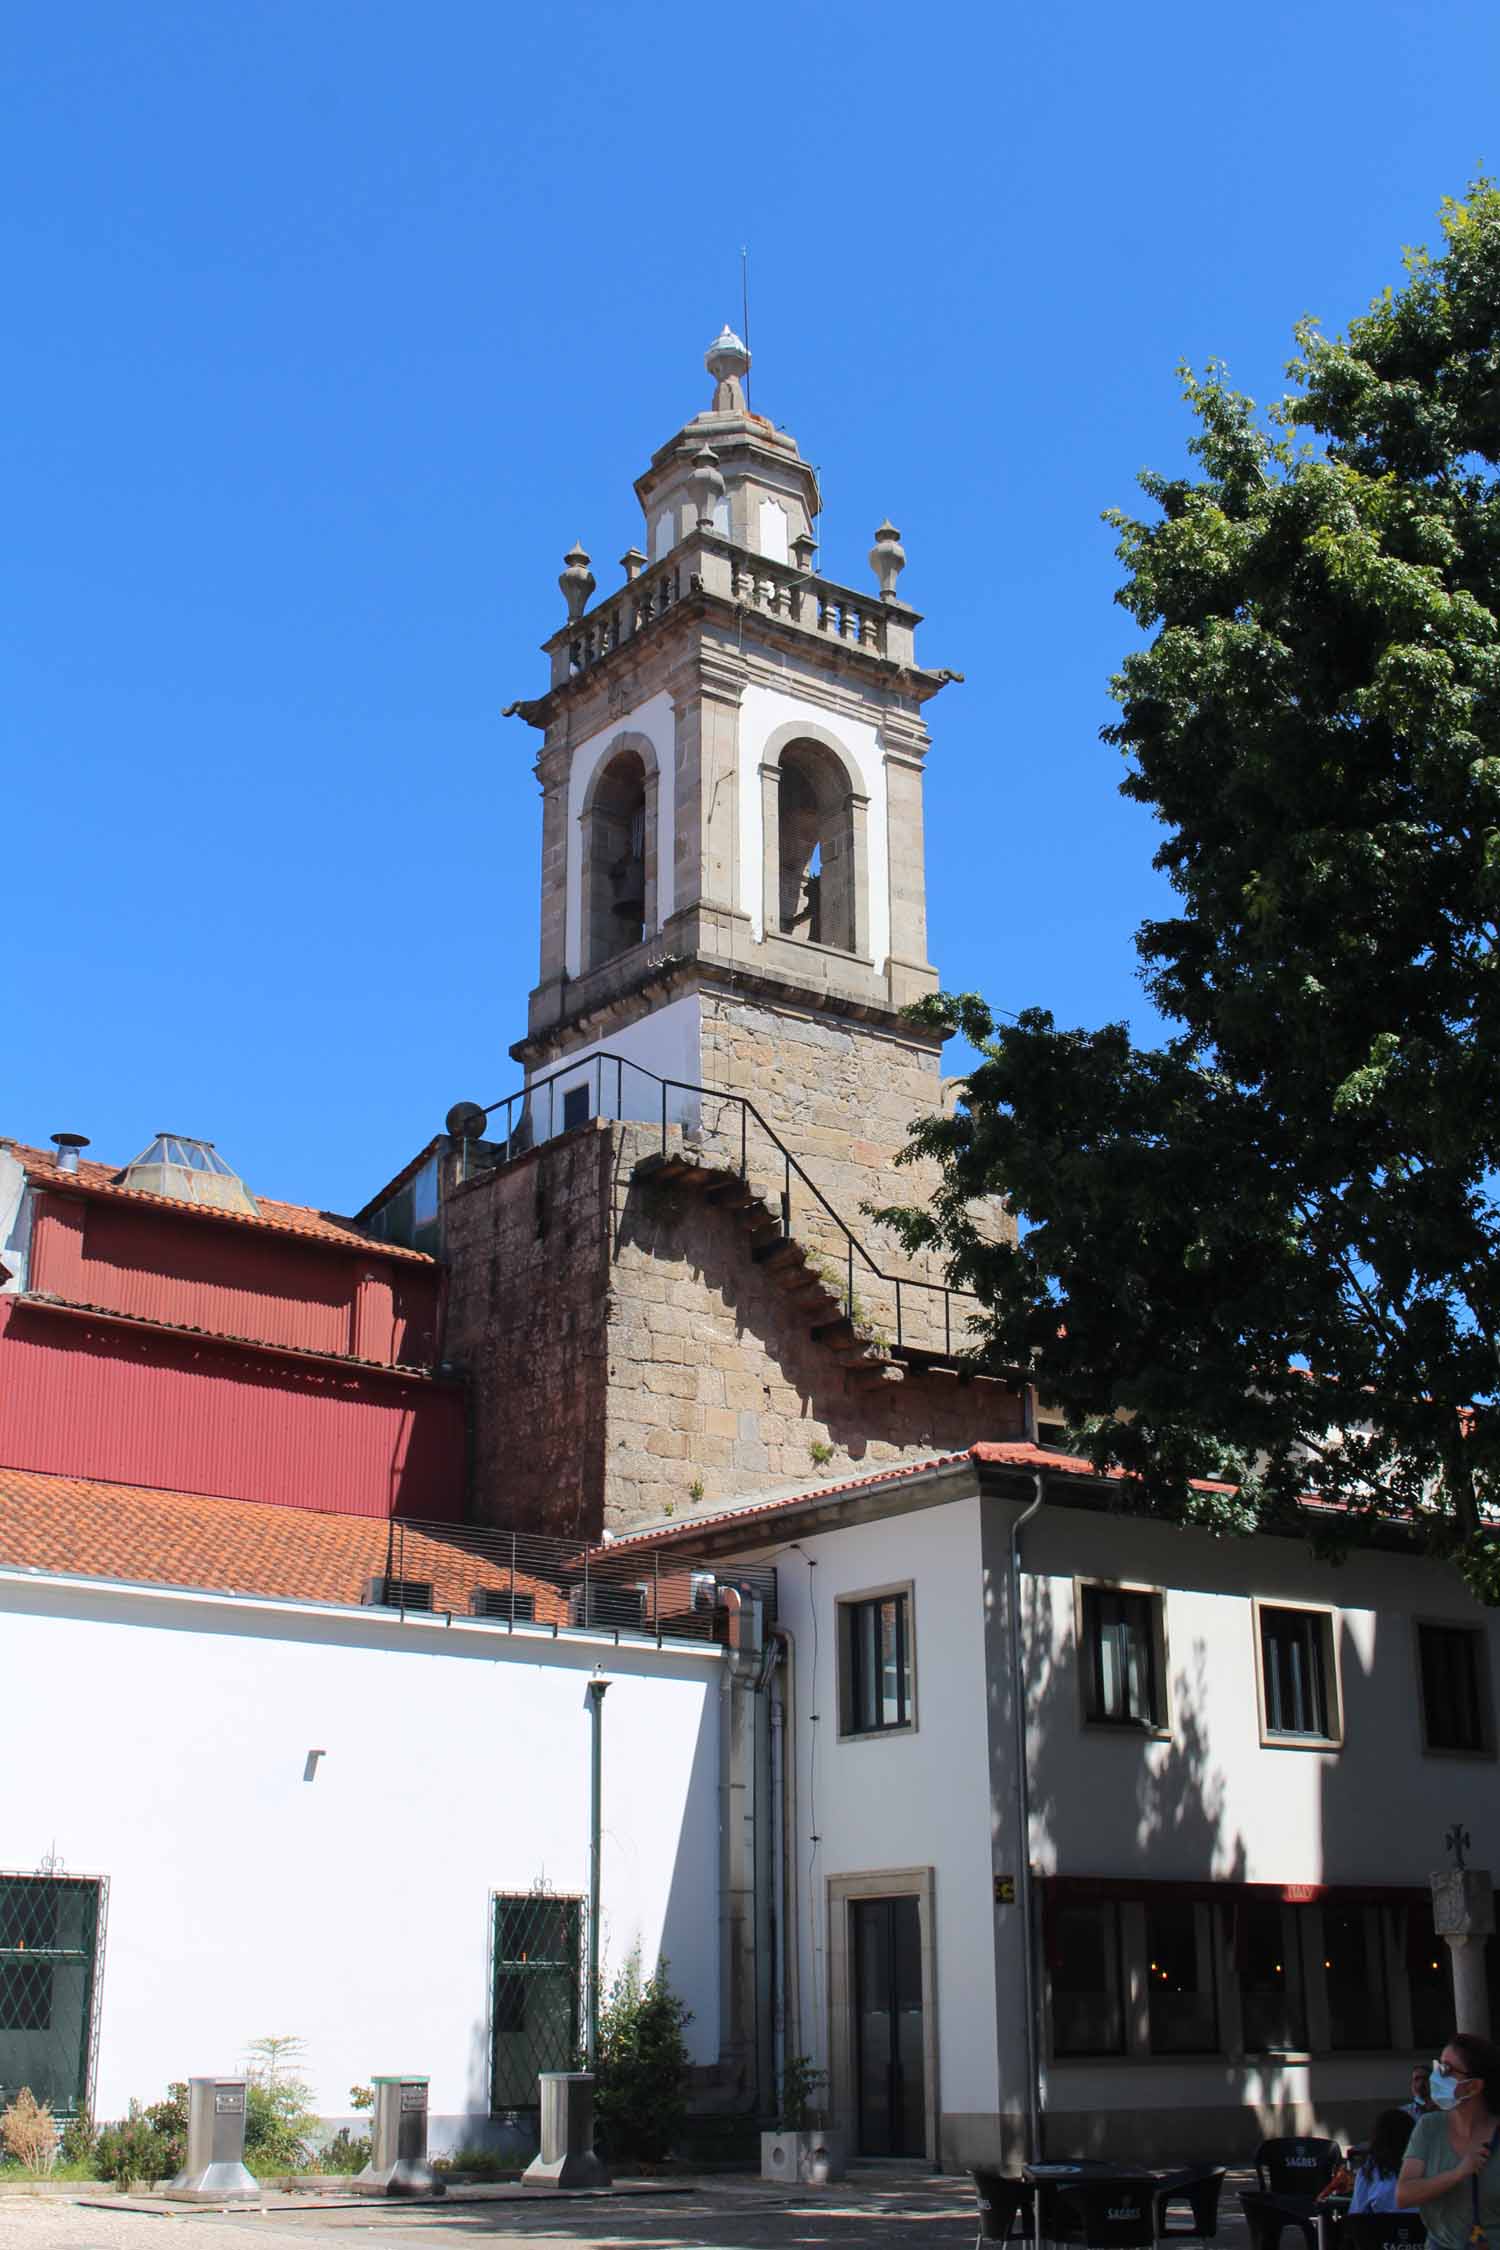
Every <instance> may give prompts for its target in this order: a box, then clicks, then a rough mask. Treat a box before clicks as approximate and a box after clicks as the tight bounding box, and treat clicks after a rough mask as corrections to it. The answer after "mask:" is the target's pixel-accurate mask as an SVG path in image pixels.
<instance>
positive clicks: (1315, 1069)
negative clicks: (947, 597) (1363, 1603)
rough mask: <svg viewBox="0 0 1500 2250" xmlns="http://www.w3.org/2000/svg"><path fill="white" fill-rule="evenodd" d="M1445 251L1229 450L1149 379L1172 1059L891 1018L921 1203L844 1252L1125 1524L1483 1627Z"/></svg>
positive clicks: (1487, 1473) (1483, 976)
mask: <svg viewBox="0 0 1500 2250" xmlns="http://www.w3.org/2000/svg"><path fill="white" fill-rule="evenodd" d="M1442 234H1443V242H1442V247H1441V249H1440V251H1439V252H1438V253H1437V254H1434V255H1429V254H1428V253H1427V252H1425V251H1416V252H1408V253H1407V256H1406V261H1405V263H1406V275H1405V280H1404V283H1403V285H1402V286H1401V287H1399V288H1395V289H1388V290H1386V291H1385V293H1384V294H1383V295H1382V296H1381V297H1379V298H1377V300H1376V301H1375V303H1374V304H1373V305H1372V306H1371V308H1370V310H1369V311H1368V313H1366V314H1365V315H1364V317H1363V318H1361V319H1357V320H1355V321H1353V322H1352V323H1351V324H1350V327H1349V331H1348V334H1347V336H1344V337H1334V338H1327V337H1325V336H1323V335H1322V334H1320V333H1319V331H1318V330H1317V328H1316V327H1315V326H1314V325H1313V324H1312V323H1311V322H1307V323H1304V324H1303V325H1302V326H1301V328H1299V330H1298V332H1297V340H1298V345H1299V357H1298V358H1297V359H1296V360H1295V361H1294V362H1293V363H1292V365H1291V367H1290V369H1289V371H1288V372H1289V375H1290V378H1291V381H1292V386H1293V387H1292V390H1291V393H1290V395H1288V396H1287V397H1286V398H1284V399H1282V400H1281V401H1279V402H1278V403H1277V404H1276V405H1275V406H1273V407H1272V408H1271V410H1270V412H1269V415H1268V416H1267V417H1265V418H1261V417H1259V416H1258V415H1257V413H1256V411H1255V409H1254V406H1253V402H1252V401H1250V400H1249V399H1246V398H1244V397H1241V396H1239V395H1237V394H1236V393H1235V392H1234V391H1232V390H1231V389H1230V388H1229V386H1228V384H1227V382H1226V380H1225V379H1224V376H1223V374H1222V371H1220V370H1218V369H1211V370H1210V371H1209V372H1208V374H1207V375H1206V376H1204V377H1203V378H1201V379H1198V378H1194V377H1192V376H1190V375H1185V383H1186V395H1187V399H1188V402H1189V404H1190V406H1191V409H1192V411H1193V414H1194V416H1195V418H1196V423H1197V429H1196V434H1195V435H1194V436H1193V437H1192V439H1191V441H1190V450H1191V453H1192V455H1193V458H1194V473H1193V474H1190V475H1185V476H1181V477H1164V476H1156V475H1147V476H1144V477H1143V478H1142V480H1141V482H1142V485H1143V487H1144V490H1145V492H1146V494H1147V496H1148V498H1149V499H1150V501H1151V502H1152V503H1153V507H1152V510H1151V512H1150V514H1149V516H1148V517H1147V518H1146V519H1144V520H1138V519H1136V518H1134V517H1131V516H1126V515H1115V516H1114V517H1113V518H1112V519H1111V520H1112V521H1113V522H1114V523H1115V525H1116V527H1117V529H1118V531H1119V534H1120V545H1119V553H1120V556H1121V559H1122V561H1123V563H1124V566H1125V571H1126V579H1125V584H1124V586H1123V588H1122V589H1121V592H1120V594H1119V596H1118V598H1119V599H1120V601H1121V602H1122V603H1123V604H1124V606H1125V608H1126V609H1128V610H1129V611H1130V613H1131V615H1132V616H1133V617H1134V618H1135V619H1136V621H1137V622H1138V624H1139V625H1140V626H1141V627H1142V628H1143V631H1144V634H1145V636H1146V639H1145V641H1144V645H1142V646H1141V647H1139V648H1138V649H1137V650H1136V651H1135V652H1134V653H1132V654H1131V655H1130V656H1128V657H1127V659H1126V660H1125V662H1124V665H1123V667H1122V669H1121V672H1120V674H1119V676H1118V678H1117V679H1116V680H1115V682H1114V683H1113V684H1114V691H1115V695H1116V698H1117V701H1118V703H1119V705H1120V717H1119V719H1118V721H1117V723H1115V724H1114V725H1112V726H1110V727H1108V728H1106V730H1105V739H1106V740H1107V741H1109V742H1112V743H1114V744H1115V745H1116V746H1117V747H1118V748H1119V749H1120V750H1121V751H1122V752H1123V753H1124V754H1125V756H1126V758H1127V761H1128V772H1127V776H1126V779H1125V781H1124V784H1123V788H1124V793H1125V794H1126V795H1127V796H1128V797H1131V798H1134V799H1135V800H1137V801H1138V802H1139V803H1141V804H1144V805H1147V806H1149V807H1150V808H1151V809H1152V810H1153V812H1154V813H1155V814H1156V816H1157V818H1158V819H1159V821H1160V822H1161V824H1162V827H1163V829H1164V831H1165V834H1164V839H1163V841H1162V843H1161V846H1160V849H1159V851H1158V853H1157V861H1156V864H1157V865H1158V867H1159V868H1161V869H1162V870H1163V871H1164V872H1165V874H1166V876H1167V877H1168V879H1169V881H1170V883H1171V885H1172V886H1173V888H1174V890H1175V891H1176V893H1177V903H1178V911H1177V912H1176V913H1175V914H1174V915H1173V916H1172V917H1170V918H1164V919H1162V920H1158V921H1151V922H1147V923H1146V924H1145V925H1144V926H1143V927H1142V929H1141V930H1140V932H1139V933H1138V937H1137V946H1138V949H1139V952H1140V955H1141V959H1142V964H1143V970H1144V974H1145V979H1146V983H1147V987H1148V989H1149V991H1150V993H1151V995H1152V997H1153V998H1154V1000H1155V1001H1156V1003H1157V1006H1158V1007H1159V1009H1160V1010H1161V1012H1162V1014H1163V1016H1164V1017H1165V1019H1166V1022H1167V1026H1168V1037H1167V1038H1166V1040H1165V1041H1164V1043H1163V1044H1162V1045H1160V1046H1158V1047H1154V1048H1141V1047H1137V1046H1135V1045H1134V1044H1133V1043H1132V1041H1131V1039H1130V1036H1129V1034H1128V1032H1127V1031H1126V1030H1125V1028H1124V1027H1123V1026H1121V1025H1119V1024H1114V1025H1109V1026H1106V1027H1105V1028H1104V1029H1102V1030H1096V1031H1086V1030H1063V1029H1059V1028H1058V1027H1057V1025H1056V1024H1055V1023H1054V1021H1053V1019H1052V1018H1051V1016H1050V1015H1048V1014H1046V1013H1044V1012H1043V1011H1041V1010H1029V1011H1027V1012H1026V1013H1025V1014H1023V1015H1022V1016H1021V1017H1020V1018H1019V1019H1018V1020H1016V1021H1014V1022H1009V1023H1001V1022H998V1021H997V1020H996V1018H995V1015H994V1013H993V1012H992V1011H991V1010H990V1009H989V1008H988V1007H986V1005H985V1004H984V1002H983V1001H982V1000H980V999H978V998H977V997H976V996H973V995H966V996H962V997H959V998H956V999H955V998H943V999H939V1000H935V1001H933V1002H930V1003H927V1004H926V1005H925V1007H923V1008H922V1009H920V1010H918V1011H917V1013H919V1014H921V1015H923V1016H925V1018H926V1020H927V1021H929V1022H931V1023H934V1024H937V1025H940V1026H942V1027H944V1028H948V1029H954V1030H960V1029H961V1030H962V1031H964V1032H965V1033H967V1035H968V1036H969V1038H970V1039H971V1040H972V1041H973V1042H974V1043H975V1045H976V1046H977V1047H978V1048H979V1050H980V1060H979V1062H978V1064H977V1066H976V1068H975V1069H974V1070H973V1072H972V1073H971V1074H970V1076H969V1079H968V1082H967V1106H966V1107H965V1108H963V1109H961V1110H960V1112H959V1114H958V1115H957V1116H956V1117H953V1118H948V1119H931V1120H928V1121H926V1122H924V1123H923V1124H922V1125H921V1126H920V1127H919V1128H918V1130H917V1132H916V1135H915V1140H914V1144H913V1147H912V1149H911V1151H910V1152H909V1153H910V1154H911V1155H912V1156H917V1155H925V1156H932V1157H936V1158H937V1159H938V1160H939V1162H940V1164H941V1167H942V1175H943V1176H942V1184H941V1188H940V1192H939V1194H938V1196H937V1198H936V1200H935V1202H934V1203H933V1205H932V1206H931V1207H930V1208H929V1209H927V1210H922V1211H911V1210H908V1211H904V1212H894V1213H884V1214H882V1216H884V1217H887V1218H889V1219H891V1220H892V1222H893V1223H894V1224H895V1226H896V1228H897V1230H898V1232H899V1233H900V1235H901V1236H902V1238H903V1240H904V1241H905V1242H906V1243H907V1244H908V1245H909V1246H911V1247H924V1248H937V1249H939V1250H942V1251H946V1252H947V1253H948V1255H949V1258H950V1259H951V1262H952V1269H953V1273H954V1277H955V1279H957V1280H959V1281H961V1282H962V1283H964V1284H966V1285H967V1286H969V1287H971V1288H973V1289H974V1290H975V1291H976V1292H977V1294H978V1296H979V1298H980V1299H981V1313H980V1316H979V1320H978V1326H977V1336H976V1342H977V1346H978V1348H979V1349H980V1350H981V1351H982V1352H983V1353H984V1354H985V1356H986V1357H988V1358H989V1359H991V1360H992V1361H993V1362H996V1363H1003V1364H1007V1365H1010V1366H1016V1365H1023V1366H1028V1367H1030V1369H1031V1370H1032V1371H1033V1373H1034V1375H1035V1378H1036V1379H1037V1381H1038V1382H1039V1384H1040V1386H1041V1389H1042V1392H1043V1395H1044V1396H1046V1397H1047V1398H1048V1399H1049V1400H1051V1401H1055V1402H1056V1403H1057V1404H1058V1405H1059V1406H1060V1407H1061V1408H1062V1409H1063V1410H1064V1411H1065V1412H1066V1413H1067V1415H1068V1416H1069V1418H1070V1420H1071V1422H1072V1423H1073V1425H1074V1426H1075V1428H1076V1429H1077V1430H1078V1432H1079V1436H1080V1442H1081V1443H1085V1444H1087V1445H1088V1447H1089V1448H1090V1450H1091V1452H1092V1455H1093V1458H1094V1460H1095V1462H1096V1463H1097V1464H1098V1465H1099V1466H1100V1467H1116V1468H1119V1469H1122V1470H1124V1471H1125V1472H1126V1476H1127V1482H1126V1485H1125V1487H1124V1488H1123V1496H1124V1497H1126V1498H1127V1499H1128V1500H1130V1501H1131V1502H1133V1503H1134V1504H1136V1505H1139V1506H1144V1507H1148V1508H1150V1509H1151V1510H1153V1511H1155V1512H1158V1513H1161V1514H1165V1515H1167V1516H1169V1517H1172V1518H1175V1519H1177V1520H1181V1521H1200V1522H1203V1521H1206V1522H1209V1523H1211V1524H1214V1525H1218V1526H1226V1525H1229V1526H1233V1527H1236V1528H1240V1529H1248V1528H1254V1527H1255V1526H1277V1525H1285V1526H1293V1525H1295V1526H1297V1527H1299V1528H1301V1529H1304V1530H1305V1529H1308V1528H1311V1529H1312V1530H1313V1532H1314V1536H1315V1538H1316V1539H1317V1540H1318V1541H1319V1543H1320V1544H1322V1545H1323V1546H1324V1547H1325V1548H1333V1549H1336V1548H1337V1547H1339V1546H1340V1545H1342V1544H1344V1543H1347V1542H1348V1541H1349V1540H1351V1539H1355V1538H1358V1537H1360V1536H1368V1535H1370V1534H1371V1532H1372V1530H1373V1529H1374V1527H1375V1526H1376V1524H1377V1523H1379V1522H1382V1521H1384V1520H1385V1519H1388V1518H1389V1517H1390V1516H1391V1515H1392V1514H1395V1515H1397V1516H1400V1517H1404V1518H1405V1519H1406V1521H1407V1523H1408V1525H1409V1526H1410V1528H1411V1530H1412V1532H1413V1534H1414V1535H1415V1536H1416V1538H1417V1539H1418V1540H1419V1541H1420V1543H1421V1544H1422V1546H1423V1547H1424V1548H1425V1549H1426V1551H1428V1552H1429V1553H1434V1554H1437V1555H1440V1556H1446V1557H1451V1558H1454V1559H1455V1560H1456V1561H1457V1562H1458V1563H1459V1564H1460V1566H1461V1568H1462V1569H1463V1571H1464V1573H1465V1575H1466V1576H1467V1578H1468V1580H1469V1582H1470V1584H1471V1585H1472V1586H1473V1588H1474V1589H1475V1591H1476V1592H1478V1593H1479V1594H1480V1595H1482V1596H1483V1598H1484V1599H1486V1600H1488V1601H1495V1600H1497V1599H1500V1543H1497V1537H1496V1531H1495V1528H1494V1526H1495V1522H1496V1517H1495V1513H1494V1499H1495V1495H1496V1472H1497V1465H1500V1366H1497V1335H1500V1256H1497V1251H1500V1240H1497V1169H1500V489H1497V482H1496V466H1497V462H1500V194H1497V191H1496V189H1495V188H1494V187H1493V186H1492V185H1491V184H1490V183H1489V182H1488V181H1485V180H1481V181H1478V182H1476V183H1475V184H1474V186H1473V187H1472V188H1471V189H1470V191H1469V193H1468V195H1467V197H1466V198H1465V200H1463V201H1462V202H1450V203H1448V204H1446V205H1445V206H1444V209H1443V212H1442ZM996 1192H998V1193H1000V1194H1002V1195H1004V1196H1005V1197H1006V1198H1007V1199H1008V1201H1009V1203H1010V1205H1011V1207H1012V1208H1013V1210H1014V1211H1015V1212H1016V1213H1017V1215H1018V1217H1019V1218H1020V1220H1021V1237H1020V1240H1019V1242H1018V1243H1016V1244H1015V1245H1007V1244H1004V1243H1000V1244H996V1243H992V1242H988V1241H986V1240H985V1239H984V1238H983V1235H982V1233H981V1231H980V1230H979V1228H978V1227H976V1225H975V1224H974V1221H973V1217H972V1214H971V1210H970V1204H971V1201H972V1199H973V1198H975V1197H976V1196H979V1195H982V1194H991V1193H996ZM1203 1480H1208V1485H1209V1488H1208V1489H1205V1485H1204V1481H1203ZM1310 1491H1311V1492H1315V1493H1316V1494H1317V1495H1318V1496H1319V1497H1320V1499H1321V1500H1323V1501H1324V1502H1325V1503H1329V1504H1330V1505H1327V1506H1325V1507H1324V1508H1322V1509H1319V1510H1311V1511H1310V1510H1308V1509H1307V1508H1306V1507H1304V1506H1303V1505H1302V1502H1303V1500H1304V1496H1306V1495H1307V1494H1308V1493H1309V1492H1310Z"/></svg>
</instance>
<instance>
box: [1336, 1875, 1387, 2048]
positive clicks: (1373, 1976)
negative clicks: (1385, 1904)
mask: <svg viewBox="0 0 1500 2250" xmlns="http://www.w3.org/2000/svg"><path fill="white" fill-rule="evenodd" d="M1323 1976H1324V1980H1325V1982H1326V1984H1327V1988H1328V2044H1329V2046H1330V2047H1333V2048H1335V2049H1338V2048H1346V2049H1347V2048H1356V2049H1357V2048H1365V2047H1388V2046H1389V2045H1390V2043H1391V2018H1390V2009H1389V2007H1388V2006H1387V2003H1386V1976H1385V1946H1384V1943H1383V1942H1382V1936H1381V1928H1380V1909H1379V1908H1378V1907H1376V1906H1325V1907H1324V1909H1323Z"/></svg>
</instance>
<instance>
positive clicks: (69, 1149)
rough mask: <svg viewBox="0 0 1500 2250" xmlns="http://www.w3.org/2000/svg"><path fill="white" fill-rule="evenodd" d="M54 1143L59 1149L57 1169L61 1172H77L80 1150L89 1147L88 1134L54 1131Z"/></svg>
mask: <svg viewBox="0 0 1500 2250" xmlns="http://www.w3.org/2000/svg"><path fill="white" fill-rule="evenodd" d="M52 1143H53V1146H54V1147H55V1148H56V1150H57V1169H58V1170H59V1172H76V1171H77V1169H78V1151H79V1150H80V1149H81V1148H87V1147H88V1145H89V1137H88V1134H87V1133H54V1134H53V1136H52Z"/></svg>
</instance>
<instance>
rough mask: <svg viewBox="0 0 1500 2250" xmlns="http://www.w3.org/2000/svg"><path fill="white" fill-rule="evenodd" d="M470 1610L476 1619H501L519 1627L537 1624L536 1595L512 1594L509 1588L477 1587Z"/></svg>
mask: <svg viewBox="0 0 1500 2250" xmlns="http://www.w3.org/2000/svg"><path fill="white" fill-rule="evenodd" d="M470 1609H471V1612H472V1614H473V1615H474V1616H475V1617H500V1618H504V1619H505V1620H506V1621H507V1622H512V1621H513V1622H514V1623H515V1624H517V1625H531V1624H534V1623H535V1622H536V1596H535V1594H521V1593H517V1594H512V1593H511V1590H510V1588H509V1587H508V1586H476V1587H475V1589H474V1594H473V1599H472V1601H471V1603H470Z"/></svg>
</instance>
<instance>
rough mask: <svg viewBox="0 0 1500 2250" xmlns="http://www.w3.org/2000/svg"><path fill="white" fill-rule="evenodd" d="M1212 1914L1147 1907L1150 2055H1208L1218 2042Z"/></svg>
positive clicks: (1194, 1909)
mask: <svg viewBox="0 0 1500 2250" xmlns="http://www.w3.org/2000/svg"><path fill="white" fill-rule="evenodd" d="M1213 1931H1214V1925H1213V1912H1212V1909H1211V1908H1210V1907H1208V1906H1193V1905H1184V1904H1182V1903H1181V1902H1180V1901H1179V1902H1175V1903H1170V1904H1169V1903H1167V1902H1165V1901H1163V1902H1162V1903H1161V1904H1160V1905H1150V1906H1148V1907H1147V1908H1146V1969H1147V1975H1146V1990H1147V1995H1148V1998H1149V2001H1150V2017H1151V2052H1152V2054H1153V2055H1206V2054H1211V2053H1213V2051H1214V2050H1215V2049H1216V2048H1217V2046H1218V2044H1219V2010H1218V1995H1217V1989H1216V1979H1215V1976H1214V1942H1213Z"/></svg>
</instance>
